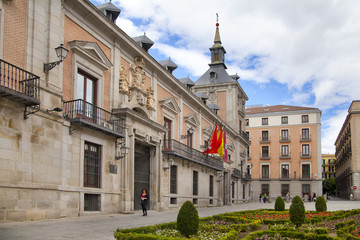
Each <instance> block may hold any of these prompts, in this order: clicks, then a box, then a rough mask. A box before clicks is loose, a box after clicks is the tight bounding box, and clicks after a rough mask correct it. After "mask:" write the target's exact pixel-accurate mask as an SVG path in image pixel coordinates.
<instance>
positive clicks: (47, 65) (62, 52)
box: [44, 43, 69, 73]
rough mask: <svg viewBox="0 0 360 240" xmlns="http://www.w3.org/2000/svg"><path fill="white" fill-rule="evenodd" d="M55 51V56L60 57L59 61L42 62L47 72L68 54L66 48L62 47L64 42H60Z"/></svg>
mask: <svg viewBox="0 0 360 240" xmlns="http://www.w3.org/2000/svg"><path fill="white" fill-rule="evenodd" d="M55 52H56V55H57V57H58V58H59V59H60V60H59V61H56V62H51V63H44V72H45V73H47V72H49V71H50V70H51V69H53V68H54V67H55V66H56V65H59V64H60V63H61V62H62V61H63V60H64V58H65V57H66V55H67V54H68V52H69V50H67V49H66V48H65V47H64V44H62V43H61V44H60V46H58V47H57V48H55Z"/></svg>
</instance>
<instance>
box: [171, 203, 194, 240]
mask: <svg viewBox="0 0 360 240" xmlns="http://www.w3.org/2000/svg"><path fill="white" fill-rule="evenodd" d="M176 225H177V229H178V230H179V232H180V233H181V234H182V235H184V236H185V237H187V238H188V237H189V236H190V235H195V234H197V232H198V230H199V214H198V211H197V210H196V208H195V206H194V204H192V202H190V201H186V202H185V203H184V204H183V205H182V207H181V208H180V211H179V213H178V216H177V221H176Z"/></svg>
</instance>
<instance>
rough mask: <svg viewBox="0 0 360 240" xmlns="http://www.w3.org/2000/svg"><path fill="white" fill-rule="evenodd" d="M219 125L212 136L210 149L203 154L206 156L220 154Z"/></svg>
mask: <svg viewBox="0 0 360 240" xmlns="http://www.w3.org/2000/svg"><path fill="white" fill-rule="evenodd" d="M217 132H218V131H217V124H216V126H215V129H214V132H213V134H212V135H211V138H210V142H209V143H210V144H209V146H208V148H207V149H206V150H205V151H204V152H203V153H204V154H210V153H217V152H218V148H219V146H218V142H217V140H218V138H217Z"/></svg>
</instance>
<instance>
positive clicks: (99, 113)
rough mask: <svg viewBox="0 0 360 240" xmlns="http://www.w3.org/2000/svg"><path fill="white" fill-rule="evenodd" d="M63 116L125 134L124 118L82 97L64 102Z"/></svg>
mask: <svg viewBox="0 0 360 240" xmlns="http://www.w3.org/2000/svg"><path fill="white" fill-rule="evenodd" d="M64 117H65V118H66V119H67V120H69V121H70V122H79V123H82V124H85V125H88V126H89V127H92V128H97V129H99V130H106V132H113V133H115V135H116V134H119V135H122V136H123V135H124V134H125V120H124V119H122V118H119V117H117V116H115V115H114V114H112V113H111V112H108V111H106V110H105V109H102V108H99V107H97V106H96V105H94V104H91V103H89V102H86V101H84V100H82V99H76V100H71V101H67V102H64Z"/></svg>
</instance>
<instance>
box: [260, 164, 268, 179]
mask: <svg viewBox="0 0 360 240" xmlns="http://www.w3.org/2000/svg"><path fill="white" fill-rule="evenodd" d="M261 178H262V179H269V178H270V166H269V165H261Z"/></svg>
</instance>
